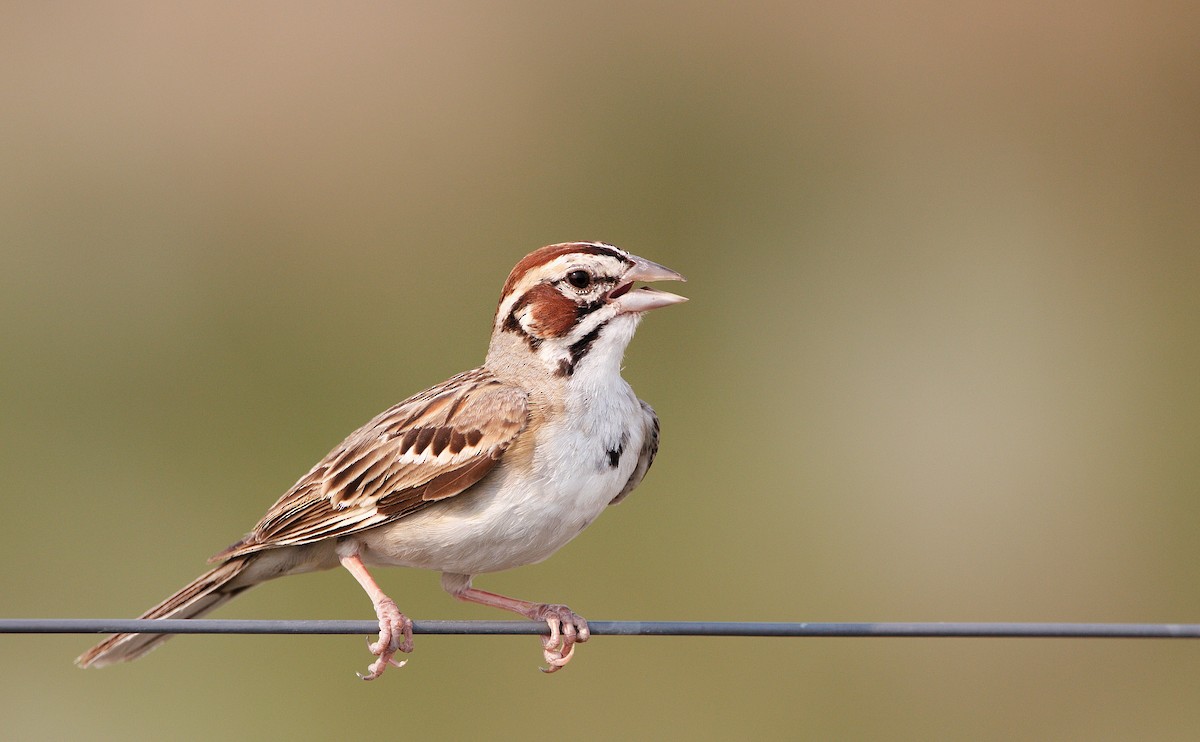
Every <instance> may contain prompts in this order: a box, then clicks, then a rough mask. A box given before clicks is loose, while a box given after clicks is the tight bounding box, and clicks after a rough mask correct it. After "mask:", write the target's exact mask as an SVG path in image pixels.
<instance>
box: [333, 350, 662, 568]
mask: <svg viewBox="0 0 1200 742" xmlns="http://www.w3.org/2000/svg"><path fill="white" fill-rule="evenodd" d="M589 365H590V364H589ZM596 368H599V366H597V367H596ZM568 387H569V394H568V395H567V397H568V398H567V402H566V409H565V410H564V413H563V414H561V415H558V416H556V418H555V419H553V420H551V421H549V422H548V423H547V424H546V425H544V426H542V428H541V429H540V430H539V431H538V432H537V439H536V441H535V445H534V457H533V468H532V471H529V470H526V471H516V470H514V469H513V468H512V467H511V466H506V465H505V462H504V461H503V460H501V462H500V464H499V465H497V467H496V468H495V469H493V470H492V472H491V473H490V474H489V475H488V476H487V477H485V478H484V479H483V480H481V481H480V482H479V483H478V484H477V485H476V486H474V487H472V488H471V490H469V491H468V492H464V493H463V494H461V495H457V496H455V497H453V498H450V499H449V500H446V501H445V502H441V503H438V504H437V505H435V506H434V507H431V508H429V509H427V510H424V511H421V512H419V513H416V514H414V515H411V516H408V517H405V518H402V519H400V520H399V521H397V522H395V523H393V524H389V525H386V526H381V527H379V528H375V529H372V530H370V531H365V532H363V533H361V534H358V535H356V536H355V537H354V540H355V541H357V543H358V544H359V545H360V546H361V547H362V555H363V558H364V560H365V561H366V562H367V563H368V564H381V565H397V566H409V567H419V568H423V569H436V570H440V571H443V572H452V573H457V574H467V575H472V574H480V573H483V572H495V571H499V570H503V569H509V568H512V567H517V566H521V565H525V564H533V563H535V562H540V561H542V560H543V559H546V558H547V557H549V556H550V555H551V554H553V553H554V552H555V551H557V550H558V549H559V548H561V547H562V546H563V545H565V544H566V543H567V542H568V541H570V540H571V539H573V538H574V537H575V536H577V535H578V534H579V533H580V532H581V531H582V530H583V529H584V528H585V527H587V526H588V525H589V524H590V523H591V522H592V521H593V520H595V519H596V517H597V516H598V515H600V513H601V512H602V511H603V510H604V508H605V507H607V506H608V504H609V503H610V502H611V501H612V500H613V498H614V497H616V496H617V494H618V493H619V492H620V491H621V489H622V488H623V487H624V486H625V483H626V482H627V481H629V477H630V476H631V475H632V473H633V470H634V468H635V467H636V466H637V460H638V456H639V452H640V451H641V450H642V444H643V439H644V436H645V434H646V432H645V427H644V424H643V413H642V409H641V403H640V402H638V399H637V397H636V395H634V393H633V390H632V389H631V388H630V387H629V384H627V383H626V382H625V381H624V380H623V379H622V378H621V377H620V375H619V374H615V373H604V374H600V373H589V369H588V368H587V367H581V368H580V369H579V373H577V374H576V376H575V377H573V378H572V379H571V381H570V383H569V384H568Z"/></svg>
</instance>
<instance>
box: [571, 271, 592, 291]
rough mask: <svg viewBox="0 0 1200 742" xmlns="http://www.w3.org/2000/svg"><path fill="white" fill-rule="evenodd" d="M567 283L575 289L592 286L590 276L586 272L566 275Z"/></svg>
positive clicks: (572, 272) (573, 272)
mask: <svg viewBox="0 0 1200 742" xmlns="http://www.w3.org/2000/svg"><path fill="white" fill-rule="evenodd" d="M567 282H568V283H570V284H571V285H572V286H574V287H575V288H577V289H586V288H587V287H588V286H591V285H592V274H591V273H588V272H587V271H571V272H570V273H568V274H567Z"/></svg>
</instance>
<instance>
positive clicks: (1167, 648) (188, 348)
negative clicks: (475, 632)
mask: <svg viewBox="0 0 1200 742" xmlns="http://www.w3.org/2000/svg"><path fill="white" fill-rule="evenodd" d="M3 16H4V18H3V23H0V93H2V94H3V101H4V105H3V115H2V116H0V163H2V166H0V268H2V270H0V340H2V343H3V356H2V358H3V360H2V362H0V395H2V396H0V405H2V409H0V461H2V462H3V468H4V480H5V481H4V487H3V489H4V493H3V495H2V498H3V502H4V510H3V513H4V517H3V525H2V526H0V528H3V534H4V538H3V539H0V556H2V557H3V563H4V565H5V566H4V568H3V571H2V573H0V595H2V596H3V606H4V608H3V611H2V614H3V615H5V616H30V617H35V616H36V617H41V616H45V617H50V616H66V617H117V616H130V617H131V616H134V615H136V614H138V613H139V612H141V611H142V610H143V609H144V608H146V607H147V606H149V605H151V604H153V603H154V602H156V601H157V600H159V599H160V598H162V597H163V596H165V595H166V594H168V593H169V592H171V591H172V590H174V589H175V588H177V587H179V586H180V585H182V584H183V583H184V582H186V581H187V580H189V579H190V578H192V577H193V576H195V575H196V574H198V573H199V571H200V570H201V569H203V567H204V559H205V558H206V557H207V556H208V555H210V554H211V553H213V552H215V551H217V550H219V549H221V548H223V547H224V546H226V545H227V544H228V543H230V542H232V541H234V540H236V539H237V538H238V537H240V535H241V534H242V533H243V532H244V531H245V530H247V529H248V528H249V527H250V526H252V525H253V523H254V522H255V521H256V520H257V519H258V517H259V516H260V515H261V514H262V512H263V511H264V510H265V508H266V507H267V506H268V505H269V504H270V503H271V502H272V501H273V500H274V499H275V498H276V497H277V496H278V495H279V494H280V493H281V492H283V491H284V490H285V489H286V488H287V487H288V486H289V485H290V484H291V483H292V482H293V481H294V480H295V479H296V478H297V477H298V476H299V475H300V474H302V473H303V472H304V471H306V470H307V469H308V467H309V466H311V465H312V463H314V462H315V461H316V460H317V459H318V458H319V457H321V456H322V455H323V454H324V453H325V452H326V451H327V450H328V449H329V448H330V447H331V446H333V445H334V444H335V443H337V442H338V441H339V440H340V439H341V438H342V437H343V436H344V435H345V434H346V433H348V432H349V431H350V430H352V429H353V428H355V427H356V426H358V425H359V424H361V423H363V422H365V421H366V420H367V419H368V418H370V417H371V416H372V415H374V414H375V413H376V412H378V411H379V410H381V409H383V408H384V407H385V406H387V405H389V404H391V403H393V402H395V401H397V400H399V399H401V398H403V397H405V396H407V395H409V394H411V393H413V392H415V391H418V390H420V389H422V388H424V387H425V386H427V385H429V384H432V383H434V382H437V381H440V380H441V379H443V378H444V377H446V376H448V375H450V374H452V373H455V372H458V371H460V370H463V369H466V368H469V367H471V366H474V365H476V364H477V363H478V362H479V361H480V360H481V359H482V357H483V353H484V350H485V347H486V343H487V337H488V328H489V321H490V317H491V313H492V311H493V308H494V306H495V301H496V297H497V295H498V292H499V290H500V286H501V284H502V282H503V280H504V277H505V275H506V273H507V272H508V270H509V269H510V268H511V266H512V265H513V263H515V262H516V260H517V259H518V258H520V257H521V256H522V255H523V254H524V253H526V252H527V251H529V250H531V249H533V248H535V247H538V246H540V245H542V244H546V243H549V242H557V241H563V240H573V239H599V240H605V241H609V242H613V243H615V244H618V245H621V246H623V247H625V248H627V249H629V250H631V251H633V252H635V253H638V254H640V255H643V256H645V257H648V258H650V259H652V260H655V261H659V262H661V263H663V264H665V265H668V266H671V267H673V268H675V269H677V270H679V271H681V272H683V273H684V274H685V275H687V276H688V278H689V279H690V281H689V283H688V284H687V285H685V286H682V287H681V288H680V291H681V293H684V294H686V295H688V296H689V297H691V299H692V301H691V302H690V303H688V304H686V305H684V306H681V307H677V308H671V309H669V310H666V311H663V312H662V313H655V315H654V316H653V317H651V318H649V320H648V321H647V322H646V323H645V324H644V325H643V327H642V329H641V331H640V332H639V334H638V337H637V338H636V339H635V340H634V343H633V345H632V346H631V347H630V351H629V354H628V357H627V366H628V368H627V378H629V379H630V381H631V382H632V383H633V385H634V387H635V388H636V389H637V391H638V392H639V394H640V395H641V396H642V397H643V398H645V399H647V400H649V401H650V402H651V403H652V404H653V405H654V406H655V407H656V409H657V410H658V412H659V415H660V416H661V418H662V420H663V447H662V450H661V452H660V456H659V459H658V463H657V464H656V465H655V468H654V470H653V471H652V472H651V474H650V476H649V477H648V478H647V480H646V482H645V484H644V485H643V486H642V488H641V489H640V490H639V491H638V492H637V493H636V494H635V495H634V496H633V497H631V498H630V499H629V500H628V501H627V502H626V503H625V504H623V505H622V506H621V507H619V508H615V509H613V510H612V511H611V512H609V513H607V514H606V516H605V517H604V518H602V519H601V520H600V521H599V522H598V523H597V524H596V525H594V526H593V527H592V528H591V529H590V530H588V531H587V533H585V534H584V535H583V536H581V537H580V538H579V539H578V540H577V541H575V542H574V543H572V544H571V545H570V546H568V547H567V548H565V549H564V550H562V551H561V552H560V553H559V554H558V555H556V557H554V558H553V559H551V560H550V561H549V562H547V563H545V564H542V565H538V566H534V567H527V568H524V569H521V570H516V571H513V572H509V573H503V574H499V575H493V576H485V577H483V578H481V579H479V580H478V581H477V584H479V585H480V586H482V587H485V588H488V589H493V590H499V591H507V592H510V593H512V594H516V595H519V596H524V597H529V598H535V599H540V600H553V601H563V602H566V603H569V604H570V605H571V606H573V607H574V608H576V609H577V610H579V611H580V612H581V613H583V614H584V615H587V616H589V617H591V618H594V619H644V620H655V619H658V620H665V619H722V620H772V621H787V620H793V621H830V620H833V621H841V620H846V621H856V620H869V621H891V620H947V621H957V620H989V621H1154V622H1195V621H1200V559H1198V558H1197V557H1198V556H1200V546H1198V544H1200V539H1198V538H1197V537H1198V536H1200V498H1198V497H1197V496H1198V494H1200V456H1198V455H1197V454H1198V449H1200V384H1198V380H1200V146H1198V144H1197V142H1198V141H1200V139H1198V131H1200V129H1198V128H1197V122H1198V121H1200V46H1198V45H1197V43H1196V36H1195V33H1196V28H1197V23H1198V22H1200V13H1198V12H1197V6H1196V5H1195V4H1194V3H1165V2H1157V3H1156V2H1150V3H1144V2H1141V3H1133V2H1100V3H1087V4H1066V3H1059V4H1055V3H1051V4H1046V3H1040V2H1039V3H1035V2H1017V3H982V2H974V3H959V4H942V3H907V4H879V3H830V4H799V3H782V2H781V3H758V4H728V5H726V4H707V3H681V4H665V3H609V4H604V5H603V6H600V5H597V4H591V3H587V4H585V3H535V2H527V3H515V4H475V3H442V4H436V6H435V4H392V5H388V4H380V3H305V4H293V3H261V4H260V3H253V4H243V3H202V4H196V5H193V6H191V7H178V6H176V5H174V4H161V3H149V2H147V3H107V4H86V5H85V4H67V3H29V2H26V3H8V4H6V5H5V10H4V13H3ZM380 578H381V582H382V584H383V585H384V586H385V588H386V589H388V591H389V592H391V593H392V594H393V595H394V596H395V597H396V598H397V599H398V601H399V602H400V604H401V606H402V607H403V608H404V609H405V610H406V611H407V612H409V614H410V615H412V616H414V617H416V618H453V617H466V618H504V617H505V616H503V615H501V614H498V613H497V612H494V611H488V610H487V609H483V608H476V607H472V606H466V605H462V604H458V603H456V602H455V601H454V600H452V599H450V598H449V597H447V596H445V595H443V594H442V593H441V591H440V589H439V588H438V584H437V577H436V575H433V574H429V573H422V572H415V571H405V570H389V571H384V572H382V573H381V575H380ZM216 615H217V616H219V617H240V618H361V619H370V618H371V616H372V613H371V609H370V605H369V603H368V602H367V600H366V599H365V597H364V596H363V594H362V592H361V591H360V589H359V588H358V586H357V585H356V584H355V582H354V580H353V579H351V578H350V577H348V576H347V575H345V574H339V573H335V572H329V573H322V574H317V575H311V576H304V577H297V578H291V579H288V580H284V581H281V582H277V583H273V584H269V585H266V586H264V587H261V588H258V589H256V590H254V591H252V592H250V593H249V594H247V595H246V596H244V597H242V598H239V599H238V600H237V601H235V602H234V603H233V604H231V605H230V606H228V607H226V608H224V609H222V610H221V611H220V612H219V613H218V614H216ZM0 643H2V645H3V653H4V658H5V659H4V663H3V669H2V670H0V718H3V719H4V722H3V727H4V730H5V733H4V736H5V737H6V738H9V739H126V740H128V739H165V738H170V739H186V740H210V739H221V738H227V739H234V738H260V739H273V738H292V739H332V738H354V737H358V738H367V737H369V736H385V737H387V736H403V737H406V738H418V739H420V738H472V737H475V738H478V737H480V736H484V735H487V736H489V737H494V738H501V739H503V738H514V739H530V738H531V736H532V737H534V738H540V737H545V736H547V735H549V736H551V737H557V736H560V735H561V736H569V737H572V738H578V739H614V738H622V737H634V738H668V739H671V738H677V739H683V738H687V739H729V738H749V739H758V738H773V739H788V738H799V739H803V738H811V739H830V738H835V739H912V740H928V739H973V740H993V739H994V740H1010V739H1088V740H1100V739H1133V738H1137V739H1156V740H1167V739H1194V737H1195V733H1196V729H1197V728H1200V704H1197V703H1196V698H1197V693H1200V654H1198V652H1200V649H1198V648H1197V646H1196V645H1195V644H1194V643H1183V642H1150V641H1051V640H1032V641H1021V640H913V639H908V640H900V639H896V640H892V639H876V640H857V639H795V640H780V639H684V638H606V637H597V638H596V639H595V640H594V641H593V642H592V643H590V644H589V645H588V646H586V647H584V648H583V649H582V650H581V651H580V653H579V656H578V657H577V659H576V661H575V662H574V663H573V665H572V666H571V667H570V668H569V669H568V670H567V671H566V672H563V673H561V674H559V675H557V676H555V677H551V678H548V677H543V676H542V675H541V674H540V673H538V672H537V671H536V669H535V668H536V666H537V664H538V660H539V658H540V654H539V652H538V645H537V642H536V641H535V640H534V639H532V638H529V637H497V638H478V637H418V638H417V652H416V653H415V654H414V655H413V657H412V661H411V662H410V664H409V666H408V667H406V668H405V669H404V670H402V671H392V672H389V673H388V674H387V676H385V677H384V678H383V679H382V680H381V681H380V682H377V683H373V684H364V683H360V682H358V681H357V680H356V679H355V677H354V672H355V671H356V670H362V669H364V668H365V666H366V664H367V662H368V660H369V657H368V655H367V652H366V650H365V648H364V643H363V639H362V638H361V637H266V638H263V637H259V638H255V637H226V638H220V637H181V638H177V639H175V640H174V641H172V642H171V643H170V644H168V645H167V646H166V647H165V648H163V649H162V650H160V651H158V652H155V653H154V654H152V655H151V656H149V657H148V658H146V659H145V660H143V661H141V662H138V663H136V664H133V665H126V666H120V667H115V668H112V669H107V670H101V671H89V672H83V671H80V670H77V669H75V668H74V667H73V666H72V664H71V659H72V658H73V657H74V656H75V655H76V654H78V653H79V652H80V651H82V650H83V649H85V648H86V647H87V646H89V645H90V644H91V639H90V638H89V637H82V636H69V635H68V636H8V637H0Z"/></svg>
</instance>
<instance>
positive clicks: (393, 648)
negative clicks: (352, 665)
mask: <svg viewBox="0 0 1200 742" xmlns="http://www.w3.org/2000/svg"><path fill="white" fill-rule="evenodd" d="M375 615H377V616H378V617H379V641H377V642H375V643H373V644H368V645H367V649H369V650H371V654H373V655H375V656H377V657H378V658H379V659H377V660H375V661H374V662H372V663H371V664H370V665H369V666H368V667H367V670H368V671H369V673H368V674H367V675H363V674H362V673H359V674H358V676H359V677H360V678H362V679H363V680H374V679H375V678H377V677H379V676H380V675H382V674H383V671H384V670H386V669H387V667H388V665H392V666H393V667H404V664H405V663H406V662H408V660H404V661H403V662H397V661H396V660H395V659H393V657H394V656H395V654H396V652H404V653H405V654H408V653H409V652H411V651H412V650H413V638H412V636H413V634H412V621H410V620H409V618H408V616H405V615H404V614H403V613H401V612H400V609H399V608H397V607H396V603H395V602H394V601H393V600H392V599H391V598H384V599H382V600H380V601H379V603H378V604H376V606H375Z"/></svg>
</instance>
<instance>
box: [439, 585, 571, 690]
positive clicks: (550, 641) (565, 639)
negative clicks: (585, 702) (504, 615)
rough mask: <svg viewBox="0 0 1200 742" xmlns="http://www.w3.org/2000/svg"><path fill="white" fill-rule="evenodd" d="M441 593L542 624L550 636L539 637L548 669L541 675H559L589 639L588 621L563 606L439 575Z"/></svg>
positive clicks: (544, 669)
mask: <svg viewBox="0 0 1200 742" xmlns="http://www.w3.org/2000/svg"><path fill="white" fill-rule="evenodd" d="M442 589H444V590H445V591H446V592H448V593H450V594H451V595H453V596H454V597H456V598H458V599H459V600H464V601H467V602H469V603H479V604H480V605H488V606H491V607H493V608H500V609H501V610H505V611H511V612H513V613H516V614H518V615H521V616H524V617H525V618H528V619H529V620H531V621H545V622H546V624H547V625H548V626H549V627H550V636H543V637H542V655H543V656H544V657H545V658H546V663H547V664H548V665H549V667H545V668H541V669H542V672H545V673H551V672H558V671H559V670H560V669H562V668H563V667H564V666H565V665H566V664H567V663H568V662H570V661H571V657H573V656H575V645H576V644H581V643H583V642H585V641H587V640H588V638H589V637H591V635H592V634H591V632H590V631H589V630H588V624H587V620H586V619H585V618H584V617H583V616H580V615H579V614H577V613H575V612H574V611H572V610H571V609H570V608H568V607H566V606H565V605H558V604H553V603H531V602H530V601H528V600H519V599H517V598H509V597H507V596H505V595H497V594H496V593H489V592H487V591H486V590H480V589H478V588H474V587H471V576H470V575H459V574H453V573H450V572H446V573H443V574H442Z"/></svg>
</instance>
